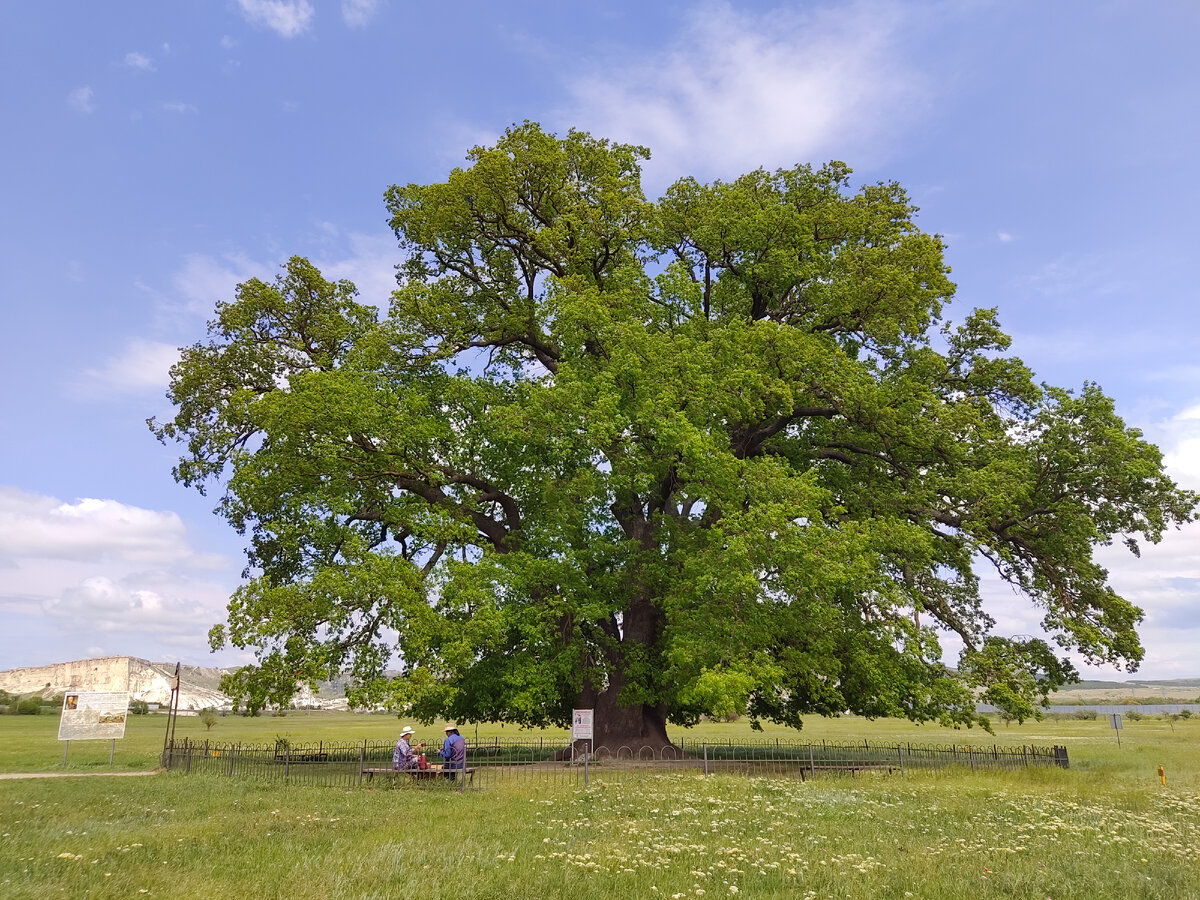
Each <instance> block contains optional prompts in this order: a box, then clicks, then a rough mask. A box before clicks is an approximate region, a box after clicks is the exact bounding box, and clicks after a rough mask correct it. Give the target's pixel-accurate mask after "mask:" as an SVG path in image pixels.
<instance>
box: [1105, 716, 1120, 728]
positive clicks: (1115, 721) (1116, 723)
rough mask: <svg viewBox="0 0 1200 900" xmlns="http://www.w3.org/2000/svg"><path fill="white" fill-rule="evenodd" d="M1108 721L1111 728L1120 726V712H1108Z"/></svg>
mask: <svg viewBox="0 0 1200 900" xmlns="http://www.w3.org/2000/svg"><path fill="white" fill-rule="evenodd" d="M1108 721H1109V722H1111V723H1112V727H1113V728H1120V727H1121V714H1120V713H1109V714H1108Z"/></svg>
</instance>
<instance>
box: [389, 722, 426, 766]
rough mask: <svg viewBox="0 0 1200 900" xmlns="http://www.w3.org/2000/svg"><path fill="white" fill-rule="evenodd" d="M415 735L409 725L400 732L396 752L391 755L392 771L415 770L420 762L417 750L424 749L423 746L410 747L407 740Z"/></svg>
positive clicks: (410, 744)
mask: <svg viewBox="0 0 1200 900" xmlns="http://www.w3.org/2000/svg"><path fill="white" fill-rule="evenodd" d="M414 734H416V732H415V731H413V728H412V726H411V725H405V726H404V730H403V731H402V732H400V740H398V741H396V750H395V752H394V753H393V754H392V768H393V769H415V768H417V767H418V766H419V765H420V763H421V760H420V758H419V757H418V756H417V752H416V751H417V750H419V749H421V748H422V747H424V746H425V745H424V744H417V745H416V747H414V746H413V745H412V743H411V742H410V740H409V738H410V737H411V736H412V735H414Z"/></svg>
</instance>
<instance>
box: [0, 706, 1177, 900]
mask: <svg viewBox="0 0 1200 900" xmlns="http://www.w3.org/2000/svg"><path fill="white" fill-rule="evenodd" d="M163 724H164V723H163V721H162V720H161V719H158V718H155V717H149V718H144V717H134V718H131V720H130V727H129V731H128V733H127V737H126V739H125V741H124V742H120V743H118V745H117V754H116V762H117V764H118V765H117V768H118V769H120V768H126V769H129V768H139V767H140V766H141V765H147V766H149V765H152V764H153V762H154V760H155V757H156V755H157V752H158V750H159V749H161V746H162V730H161V729H162V726H163ZM56 728H57V717H44V718H43V717H33V716H30V717H15V716H14V717H7V716H6V717H0V768H3V769H7V770H9V771H12V770H13V769H14V768H15V769H24V770H31V769H34V768H36V769H41V770H53V769H55V768H56V767H59V766H61V762H62V746H61V744H60V743H59V742H57V741H56V740H55V739H54V735H55V731H56ZM185 729H188V730H187V731H186V732H185ZM397 730H398V723H397V721H396V720H395V719H394V718H389V717H378V716H351V715H336V714H335V715H330V714H324V715H320V714H314V715H311V716H308V715H305V716H301V715H289V716H287V717H286V718H282V719H242V718H240V717H238V718H235V717H228V718H224V719H222V720H221V721H220V723H219V724H218V725H217V726H216V727H215V728H213V730H212V732H209V733H208V734H209V736H210V737H212V738H214V739H216V738H220V739H223V740H230V739H232V740H243V741H257V742H262V741H269V740H272V739H273V738H274V736H275V735H276V734H289V735H290V737H291V738H292V739H293V740H295V741H298V742H299V741H305V742H307V741H310V740H311V741H318V740H326V741H328V740H361V739H363V738H370V739H384V738H389V737H391V736H393V735H394V734H395V733H396V731H397ZM421 732H422V734H424V735H425V736H427V737H428V736H433V737H436V736H437V730H436V729H432V728H430V729H421ZM176 733H177V736H180V737H182V736H184V734H185V733H186V734H187V735H188V736H191V737H194V738H195V737H199V738H200V739H201V740H203V736H204V734H205V731H204V728H203V726H202V725H200V724H199V723H198V722H196V723H191V722H189V721H187V720H183V719H181V720H180V723H179V726H178V730H177V732H176ZM473 733H474V730H473V728H472V729H468V735H469V736H473ZM493 733H501V734H504V735H512V734H517V733H518V732H517V731H516V729H513V728H511V727H509V728H506V729H503V730H501V729H499V728H498V727H496V728H495V729H484V728H483V727H481V728H480V736H481V737H485V736H491V734H493ZM776 734H778V735H779V736H781V737H782V736H784V735H788V736H792V737H795V736H797V735H795V733H794V732H786V731H784V730H778V731H770V732H768V736H775V735H776ZM702 736H703V737H704V738H706V739H712V740H719V739H722V738H723V737H729V738H733V739H736V738H738V737H749V736H751V735H750V733H749V730H748V728H746V726H745V725H744V724H740V723H736V724H732V725H724V724H714V725H709V726H706V727H705V729H704V733H703V735H702ZM802 736H803V737H804V738H806V739H807V738H813V739H816V740H820V739H822V738H824V739H826V740H847V739H855V738H857V739H860V740H861V739H863V738H866V739H869V740H872V741H885V740H903V741H910V740H911V741H913V742H914V743H917V742H931V743H932V742H945V743H949V742H951V741H957V742H958V743H967V742H971V741H975V742H977V745H984V744H986V745H989V746H990V744H991V743H993V742H996V743H1001V744H1006V743H1017V744H1019V743H1065V744H1067V745H1068V747H1070V752H1071V760H1072V768H1071V769H1069V770H1065V771H1064V770H1061V769H1042V770H1032V771H1021V772H1011V773H998V772H988V773H979V774H971V773H969V772H963V771H961V770H949V771H941V772H931V773H915V774H914V773H910V774H909V777H907V778H904V779H901V778H899V777H898V776H894V775H893V776H880V777H872V776H859V777H855V778H828V779H818V780H817V781H816V782H804V783H801V782H799V781H796V780H785V779H752V778H745V777H734V776H728V777H726V776H720V777H713V778H709V779H707V780H706V779H703V778H699V777H696V776H692V775H654V774H643V773H638V774H628V773H626V774H621V775H619V776H617V777H612V776H610V775H608V774H607V773H605V772H603V771H599V772H596V773H594V774H593V779H592V782H591V786H590V787H589V788H588V789H587V790H584V789H583V788H582V786H581V785H578V784H575V785H571V784H570V783H564V782H553V781H545V782H541V781H537V780H534V781H521V782H517V783H512V784H508V783H496V782H492V781H489V782H487V787H486V789H483V790H474V791H469V792H467V793H466V794H465V795H461V794H458V793H454V792H452V791H450V790H448V789H445V788H438V787H431V788H429V789H425V790H421V789H414V788H411V787H405V788H399V789H388V788H384V787H377V788H375V789H365V788H355V789H352V790H344V789H337V788H321V787H311V786H304V785H296V784H291V785H289V784H281V783H266V782H260V781H256V780H253V779H227V778H219V777H209V776H197V775H192V776H189V777H185V776H182V775H179V774H167V775H161V776H158V777H153V778H135V779H128V778H126V779H116V778H113V779H110V778H81V779H80V778H69V779H53V780H50V779H46V780H30V781H4V782H0V832H2V835H0V896H4V897H46V896H68V897H81V896H84V895H87V896H92V897H140V896H154V895H163V894H167V893H171V894H174V895H176V896H180V895H183V896H205V897H212V898H219V897H241V896H258V897H263V898H267V897H281V898H282V897H287V898H307V897H314V898H315V897H399V896H409V895H411V894H419V895H422V896H431V895H441V894H443V893H449V894H452V895H454V896H456V897H480V898H484V897H505V898H511V897H514V896H516V897H560V896H564V895H567V894H570V895H574V897H576V898H593V897H595V898H617V897H622V898H624V897H673V896H675V895H683V896H687V897H698V896H702V897H704V900H711V898H713V897H728V896H735V894H734V892H733V891H732V888H734V887H736V888H737V889H738V890H737V895H740V896H743V897H781V898H782V897H789V898H791V897H798V898H806V897H846V898H857V897H883V898H891V897H896V898H903V897H906V896H909V895H911V896H913V897H920V898H930V897H932V898H951V897H953V898H961V897H965V896H971V897H975V898H992V897H996V898H1000V897H1022V898H1024V897H1029V898H1045V897H1053V898H1055V900H1063V898H1096V897H1114V898H1115V897H1122V898H1123V897H1146V898H1175V897H1178V898H1186V897H1195V896H1196V894H1197V888H1196V885H1197V884H1200V858H1198V854H1197V850H1196V848H1197V847H1198V846H1200V753H1198V752H1197V749H1196V748H1197V746H1200V722H1181V723H1177V724H1176V726H1175V730H1174V731H1173V732H1172V731H1171V729H1170V727H1169V725H1168V724H1167V723H1166V722H1163V721H1161V720H1157V719H1148V720H1144V721H1142V722H1137V723H1127V727H1126V729H1125V730H1124V731H1123V732H1122V746H1121V747H1120V748H1118V747H1117V744H1116V739H1115V736H1114V735H1113V732H1112V731H1111V730H1110V729H1109V728H1108V723H1107V721H1106V720H1098V721H1092V722H1076V721H1063V722H1043V723H1036V724H1027V725H1025V726H1020V727H1018V726H1016V725H1013V726H1012V727H1010V728H1005V727H1004V726H998V727H997V734H996V736H995V737H992V736H990V735H987V734H984V733H981V732H979V731H978V730H976V731H969V732H968V731H957V732H956V731H944V730H941V729H932V728H929V727H927V726H926V727H924V728H917V727H915V726H912V725H908V724H906V723H898V722H866V721H863V720H860V719H853V718H846V719H838V720H832V721H823V720H822V721H813V722H810V723H806V728H805V730H804V732H802ZM96 751H102V752H96ZM89 754H90V756H89ZM107 764H108V745H107V744H103V746H102V747H101V745H100V743H99V742H97V743H95V744H90V745H89V744H82V743H81V744H79V745H78V752H77V745H75V744H73V745H72V747H71V765H70V768H71V770H72V771H76V772H99V771H104V770H106V769H107ZM1160 764H1161V765H1164V766H1165V767H1166V770H1167V775H1168V783H1167V785H1166V787H1164V786H1163V785H1162V784H1161V783H1160V782H1159V780H1158V778H1157V775H1156V767H1157V766H1158V765H1160ZM698 890H700V891H704V895H700V894H698V893H697V891H698ZM142 891H145V893H144V894H143V893H141V892H142Z"/></svg>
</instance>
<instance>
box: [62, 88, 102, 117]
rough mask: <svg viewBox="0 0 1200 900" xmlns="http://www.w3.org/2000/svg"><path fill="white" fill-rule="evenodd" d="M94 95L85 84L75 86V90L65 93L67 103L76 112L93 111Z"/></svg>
mask: <svg viewBox="0 0 1200 900" xmlns="http://www.w3.org/2000/svg"><path fill="white" fill-rule="evenodd" d="M95 97H96V92H95V91H93V90H92V89H91V88H90V87H88V86H87V85H84V86H83V87H80V88H75V90H73V91H71V93H69V94H67V105H68V106H70V107H71V109H73V110H75V111H76V112H81V113H90V112H94V111H95V109H96V104H95V102H94V100H95Z"/></svg>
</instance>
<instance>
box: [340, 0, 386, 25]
mask: <svg viewBox="0 0 1200 900" xmlns="http://www.w3.org/2000/svg"><path fill="white" fill-rule="evenodd" d="M379 7H380V0H342V21H343V22H345V23H346V24H347V25H349V26H350V27H351V28H362V27H363V26H364V25H366V24H367V22H369V21H371V18H372V17H373V16H374V15H375V13H376V12H378V11H379Z"/></svg>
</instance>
